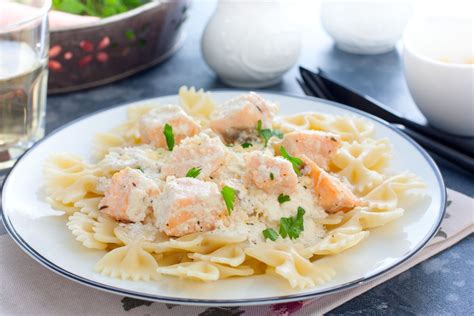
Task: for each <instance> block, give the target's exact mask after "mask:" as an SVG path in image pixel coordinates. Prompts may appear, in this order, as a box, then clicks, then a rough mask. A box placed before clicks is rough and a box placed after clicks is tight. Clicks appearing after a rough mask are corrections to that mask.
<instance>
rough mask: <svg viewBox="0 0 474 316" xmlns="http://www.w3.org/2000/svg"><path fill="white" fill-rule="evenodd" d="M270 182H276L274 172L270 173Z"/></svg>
mask: <svg viewBox="0 0 474 316" xmlns="http://www.w3.org/2000/svg"><path fill="white" fill-rule="evenodd" d="M270 180H272V181H273V180H275V176H274V175H273V172H270Z"/></svg>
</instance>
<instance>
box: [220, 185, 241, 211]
mask: <svg viewBox="0 0 474 316" xmlns="http://www.w3.org/2000/svg"><path fill="white" fill-rule="evenodd" d="M221 194H222V198H223V199H224V202H225V206H226V207H227V212H228V213H229V215H230V214H231V213H232V211H233V210H234V202H235V198H236V196H237V191H235V189H233V188H231V187H228V186H224V187H223V188H222V190H221Z"/></svg>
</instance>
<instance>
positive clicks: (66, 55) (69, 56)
mask: <svg viewBox="0 0 474 316" xmlns="http://www.w3.org/2000/svg"><path fill="white" fill-rule="evenodd" d="M73 56H74V55H73V54H72V53H71V52H65V53H64V59H66V60H70V59H71V58H72V57H73Z"/></svg>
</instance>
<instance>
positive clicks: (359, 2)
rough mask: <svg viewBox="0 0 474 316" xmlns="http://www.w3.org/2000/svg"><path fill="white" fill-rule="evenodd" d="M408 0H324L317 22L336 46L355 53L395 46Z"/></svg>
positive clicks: (378, 51) (407, 14)
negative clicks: (318, 21)
mask: <svg viewBox="0 0 474 316" xmlns="http://www.w3.org/2000/svg"><path fill="white" fill-rule="evenodd" d="M411 2H412V1H411V0H324V1H323V3H322V6H321V22H322V25H323V27H324V29H325V30H326V32H327V33H328V34H329V35H330V36H331V37H332V38H333V39H334V41H335V42H336V46H337V47H338V48H339V49H341V50H343V51H346V52H349V53H355V54H367V55H371V54H382V53H386V52H388V51H391V50H392V49H394V48H395V44H396V43H397V41H398V40H399V39H400V38H401V37H402V34H403V30H404V28H405V26H406V24H407V22H408V20H409V18H410V16H411V13H412V5H411Z"/></svg>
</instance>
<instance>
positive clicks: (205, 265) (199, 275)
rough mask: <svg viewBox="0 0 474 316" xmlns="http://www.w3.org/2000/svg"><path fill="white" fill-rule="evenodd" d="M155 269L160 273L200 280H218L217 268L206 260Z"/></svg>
mask: <svg viewBox="0 0 474 316" xmlns="http://www.w3.org/2000/svg"><path fill="white" fill-rule="evenodd" d="M157 271H158V273H161V274H166V275H174V276H177V277H181V278H190V279H198V280H201V281H216V280H219V276H220V272H219V269H218V268H217V267H216V266H215V265H213V264H212V263H210V262H206V261H197V262H185V263H178V264H174V265H171V266H167V267H159V268H158V269H157Z"/></svg>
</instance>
